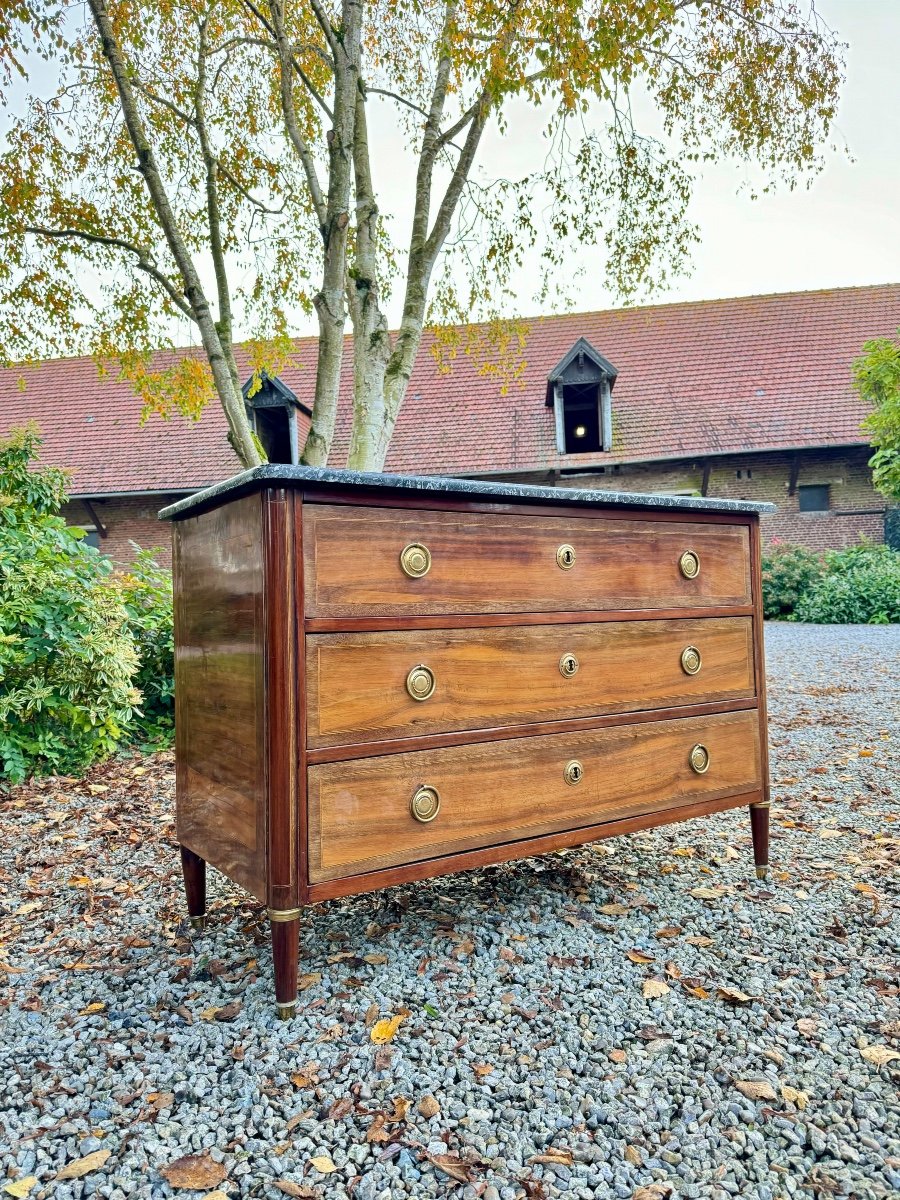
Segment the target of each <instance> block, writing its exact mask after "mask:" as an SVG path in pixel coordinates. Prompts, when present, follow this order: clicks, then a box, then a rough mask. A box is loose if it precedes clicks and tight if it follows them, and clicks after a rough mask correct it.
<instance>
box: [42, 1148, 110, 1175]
mask: <svg viewBox="0 0 900 1200" xmlns="http://www.w3.org/2000/svg"><path fill="white" fill-rule="evenodd" d="M111 1154H112V1150H95V1151H94V1153H93V1154H86V1155H85V1156H84V1158H76V1159H74V1160H73V1161H72V1162H70V1163H66V1165H65V1166H64V1167H63V1169H62V1170H61V1171H58V1172H57V1173H56V1178H57V1179H81V1177H82V1175H88V1174H90V1172H91V1171H99V1170H100V1168H101V1167H102V1166H103V1164H104V1163H105V1162H106V1160H107V1159H108V1158H109V1156H110V1155H111Z"/></svg>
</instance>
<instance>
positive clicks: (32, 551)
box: [0, 428, 139, 782]
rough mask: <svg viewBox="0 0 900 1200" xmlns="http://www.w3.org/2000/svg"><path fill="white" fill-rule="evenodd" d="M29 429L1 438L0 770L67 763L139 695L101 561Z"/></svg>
mask: <svg viewBox="0 0 900 1200" xmlns="http://www.w3.org/2000/svg"><path fill="white" fill-rule="evenodd" d="M39 446H40V438H39V436H38V433H37V430H36V429H34V428H31V429H26V430H18V431H15V432H14V433H13V434H12V435H11V437H10V438H9V439H8V440H7V441H5V442H0V776H2V777H3V778H5V779H6V780H10V781H12V782H18V781H21V780H22V779H24V778H25V777H26V776H27V775H30V774H33V773H49V772H65V773H69V772H73V771H78V770H81V769H83V768H84V767H86V766H88V765H89V764H90V763H92V762H94V761H96V760H97V759H99V758H102V757H104V756H105V755H107V754H109V753H110V752H111V751H112V750H113V749H114V748H115V747H116V746H117V745H118V743H119V742H120V741H121V740H122V738H123V737H124V736H125V734H126V731H127V730H128V728H129V725H130V724H131V722H132V720H133V716H134V710H135V707H136V705H137V703H138V701H139V694H138V692H137V691H136V689H135V688H134V686H133V683H132V680H133V676H134V674H135V671H136V670H137V666H138V657H137V652H136V649H135V644H134V639H133V638H132V636H131V633H130V631H129V628H128V610H127V608H126V606H125V603H124V601H123V599H122V596H121V594H120V592H119V589H118V588H117V587H116V586H115V585H114V584H112V583H111V581H110V566H109V564H108V563H107V562H106V560H105V559H104V558H103V557H102V556H101V555H100V554H98V553H97V551H96V550H94V549H92V548H91V547H90V546H87V545H85V543H84V541H83V540H82V537H81V536H79V534H78V532H76V531H73V530H70V529H68V528H67V527H66V524H65V522H64V521H63V520H62V518H61V517H60V516H59V515H58V512H59V507H60V505H61V504H62V502H63V501H64V499H65V494H66V477H65V475H64V473H63V472H61V471H59V470H56V469H54V468H51V467H39V468H35V469H30V468H29V463H30V461H31V460H32V459H33V458H34V457H35V456H36V454H37V450H38V447H39Z"/></svg>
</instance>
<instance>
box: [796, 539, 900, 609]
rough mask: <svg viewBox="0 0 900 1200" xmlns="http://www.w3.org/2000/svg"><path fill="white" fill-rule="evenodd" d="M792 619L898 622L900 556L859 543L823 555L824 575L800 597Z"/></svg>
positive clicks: (887, 547) (887, 549)
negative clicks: (846, 548)
mask: <svg viewBox="0 0 900 1200" xmlns="http://www.w3.org/2000/svg"><path fill="white" fill-rule="evenodd" d="M794 617H795V619H796V620H797V621H812V622H815V623H816V624H819V625H836V624H857V625H888V624H894V623H895V622H900V554H897V553H896V551H894V550H891V549H890V547H889V546H875V545H872V543H871V542H862V543H860V545H858V546H852V547H850V549H848V550H832V551H829V552H828V553H826V555H825V574H824V575H823V576H822V577H821V578H820V579H817V580H816V581H815V582H814V583H813V585H812V586H811V587H810V589H809V590H808V591H807V592H806V593H805V595H803V596H801V598H800V600H799V602H798V604H797V607H796V611H795V613H794Z"/></svg>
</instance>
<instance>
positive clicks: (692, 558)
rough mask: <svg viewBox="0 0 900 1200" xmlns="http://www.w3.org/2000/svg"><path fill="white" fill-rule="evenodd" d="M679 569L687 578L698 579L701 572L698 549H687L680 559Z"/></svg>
mask: <svg viewBox="0 0 900 1200" xmlns="http://www.w3.org/2000/svg"><path fill="white" fill-rule="evenodd" d="M678 569H679V571H680V572H681V573H682V575H683V576H684V577H685V579H696V578H697V576H698V575H699V574H700V555H699V554H698V553H697V551H696V550H685V552H684V554H682V556H681V558H679V560H678Z"/></svg>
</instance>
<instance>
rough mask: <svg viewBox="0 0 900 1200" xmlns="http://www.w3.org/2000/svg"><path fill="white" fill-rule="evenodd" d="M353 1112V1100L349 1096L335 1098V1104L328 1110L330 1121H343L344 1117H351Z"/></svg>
mask: <svg viewBox="0 0 900 1200" xmlns="http://www.w3.org/2000/svg"><path fill="white" fill-rule="evenodd" d="M352 1112H353V1101H352V1100H351V1099H350V1097H349V1096H341V1098H340V1099H339V1100H335V1102H334V1104H332V1105H331V1107H330V1108H329V1110H328V1119H329V1121H343V1119H344V1117H349V1115H350V1113H352Z"/></svg>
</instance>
